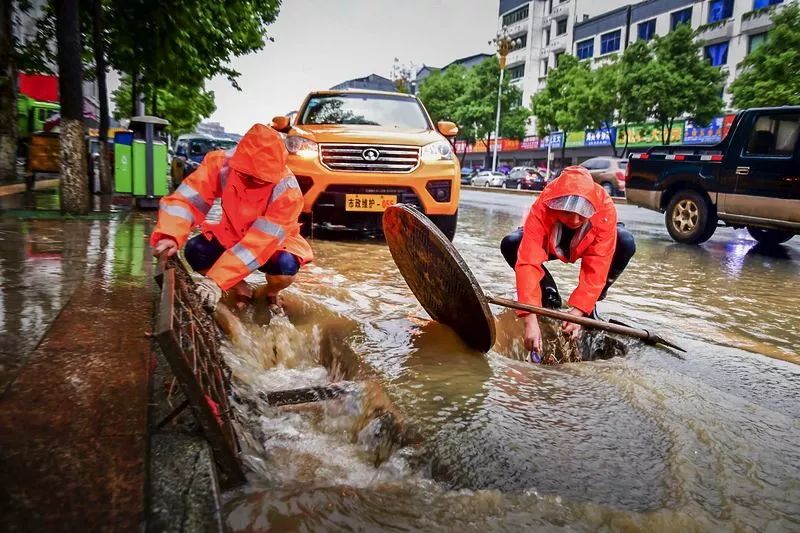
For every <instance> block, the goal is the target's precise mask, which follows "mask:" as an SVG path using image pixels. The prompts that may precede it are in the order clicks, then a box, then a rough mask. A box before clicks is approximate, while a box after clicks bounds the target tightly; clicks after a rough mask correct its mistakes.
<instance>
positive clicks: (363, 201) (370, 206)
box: [344, 194, 397, 213]
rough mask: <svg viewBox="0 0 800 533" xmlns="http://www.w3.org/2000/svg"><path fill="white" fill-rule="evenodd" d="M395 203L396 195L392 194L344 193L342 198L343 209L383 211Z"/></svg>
mask: <svg viewBox="0 0 800 533" xmlns="http://www.w3.org/2000/svg"><path fill="white" fill-rule="evenodd" d="M396 203H397V196H395V195H393V194H346V195H345V198H344V210H345V211H373V212H379V213H380V212H383V211H384V210H386V208H387V207H389V206H390V205H394V204H396Z"/></svg>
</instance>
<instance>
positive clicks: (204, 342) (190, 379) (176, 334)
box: [156, 259, 246, 488]
mask: <svg viewBox="0 0 800 533" xmlns="http://www.w3.org/2000/svg"><path fill="white" fill-rule="evenodd" d="M156 279H157V280H159V281H160V284H161V302H160V304H159V307H158V319H157V324H156V338H157V339H158V343H159V345H160V346H161V350H162V351H163V352H164V356H165V357H166V359H167V361H168V362H169V365H170V368H171V369H172V373H173V374H175V377H176V378H177V379H178V382H179V383H180V384H181V388H182V390H183V393H184V395H185V396H186V399H187V401H188V403H189V405H191V407H192V411H193V412H194V416H195V418H196V419H197V421H198V423H199V424H200V426H201V427H202V429H203V432H204V434H205V436H206V439H207V440H208V442H209V444H210V445H211V449H212V450H213V453H214V460H215V461H216V463H217V466H218V468H219V471H220V474H221V483H222V485H223V487H225V488H230V487H234V486H237V485H241V484H243V483H245V481H246V480H245V476H244V472H243V471H242V465H241V462H240V460H239V442H238V440H237V437H236V432H235V431H234V427H233V419H232V412H231V409H230V406H229V403H228V398H229V395H230V390H231V385H230V369H229V368H228V366H227V365H226V364H225V361H224V360H223V358H222V354H220V352H219V350H218V343H219V341H220V337H221V332H220V330H219V329H218V327H217V325H216V323H215V322H214V319H213V317H212V316H211V315H210V314H209V313H208V311H206V310H205V309H204V308H203V307H202V305H201V304H200V302H199V301H198V299H197V296H196V295H195V291H194V287H193V285H194V281H193V280H192V278H191V276H190V275H189V273H188V272H187V271H186V270H185V269H184V268H183V266H182V265H181V263H180V262H178V261H175V260H173V259H169V260H167V261H166V263H162V264H161V272H160V273H159V274H158V275H157V276H156Z"/></svg>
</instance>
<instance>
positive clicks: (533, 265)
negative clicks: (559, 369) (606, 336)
mask: <svg viewBox="0 0 800 533" xmlns="http://www.w3.org/2000/svg"><path fill="white" fill-rule="evenodd" d="M500 249H501V251H502V253H503V257H505V260H506V261H507V262H508V264H509V265H510V266H511V268H513V269H514V270H515V271H516V275H517V300H518V301H519V302H520V303H525V304H531V305H536V306H542V305H544V307H550V308H553V309H558V308H559V307H561V296H560V295H559V293H558V287H557V286H556V283H555V280H554V279H553V276H551V275H550V272H548V271H547V269H546V268H545V267H544V266H543V263H544V262H545V261H548V260H551V259H558V260H560V261H563V262H565V263H574V262H576V261H577V260H578V259H580V260H581V271H580V279H579V282H578V286H577V287H576V288H575V290H574V291H573V293H572V295H571V296H570V298H569V301H568V304H569V305H570V307H571V309H570V310H569V313H570V314H572V315H575V316H591V317H592V318H597V314H596V312H595V304H596V303H597V301H598V300H602V299H603V298H605V295H606V291H607V290H608V288H609V287H610V286H611V284H612V283H614V281H616V279H617V277H619V275H620V274H621V273H622V271H623V270H624V269H625V267H626V266H627V265H628V261H630V259H631V257H633V254H634V253H635V251H636V244H635V243H634V240H633V235H631V234H630V233H629V232H628V231H627V230H625V229H624V228H623V227H622V225H621V224H619V225H618V224H617V211H616V208H615V207H614V202H613V201H612V200H611V197H609V195H608V193H606V191H605V190H604V189H603V187H601V186H600V185H597V184H596V183H595V182H594V179H592V175H591V174H590V173H589V171H587V170H586V169H584V168H583V167H579V166H572V167H567V168H565V169H564V171H563V172H562V173H561V175H560V176H559V177H558V178H557V179H555V180H554V181H552V182H550V183H549V184H548V185H547V186H546V187H545V188H544V190H543V191H542V194H541V195H540V196H539V198H538V199H537V200H536V202H535V203H534V204H533V206H532V207H531V210H530V213H529V214H528V217H527V219H526V221H525V226H524V228H519V229H517V230H516V231H514V232H512V233H510V234H509V235H507V236H506V237H505V238H504V239H503V241H502V243H501V244H500ZM519 314H520V316H524V317H525V349H526V350H530V351H534V352H537V353H539V352H541V349H542V334H541V331H540V330H539V322H538V318H537V316H536V315H535V314H529V313H525V312H519ZM562 330H563V331H564V333H566V334H568V335H570V336H572V337H577V336H578V334H579V332H580V330H581V326H580V325H578V324H573V323H568V322H564V323H563V324H562Z"/></svg>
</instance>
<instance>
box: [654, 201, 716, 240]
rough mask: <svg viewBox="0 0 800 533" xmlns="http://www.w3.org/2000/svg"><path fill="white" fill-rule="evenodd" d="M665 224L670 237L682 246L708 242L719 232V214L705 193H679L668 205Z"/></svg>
mask: <svg viewBox="0 0 800 533" xmlns="http://www.w3.org/2000/svg"><path fill="white" fill-rule="evenodd" d="M664 222H665V223H666V225H667V231H668V232H669V235H670V237H672V238H673V239H675V240H676V241H678V242H680V243H682V244H700V243H703V242H706V241H707V240H708V239H710V238H711V236H712V235H713V234H714V232H715V231H716V230H717V213H716V211H715V210H714V207H713V206H712V205H711V201H710V200H709V198H708V196H706V195H705V194H704V193H699V192H697V191H695V190H692V189H686V190H683V191H678V192H677V193H676V194H675V196H673V197H672V200H670V201H669V205H667V211H666V213H664Z"/></svg>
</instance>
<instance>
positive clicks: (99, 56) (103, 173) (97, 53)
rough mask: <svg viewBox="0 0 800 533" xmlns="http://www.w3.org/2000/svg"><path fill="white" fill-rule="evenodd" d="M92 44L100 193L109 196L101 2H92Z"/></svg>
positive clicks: (106, 103) (110, 187)
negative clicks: (98, 143) (98, 106)
mask: <svg viewBox="0 0 800 533" xmlns="http://www.w3.org/2000/svg"><path fill="white" fill-rule="evenodd" d="M92 44H93V48H94V65H95V72H96V75H97V92H98V99H99V100H100V132H99V134H98V140H99V141H100V161H99V167H100V168H99V170H100V192H101V193H103V194H111V193H112V192H113V184H112V182H111V165H110V163H109V159H108V155H109V150H108V124H109V118H108V87H107V85H106V53H105V42H104V41H103V6H102V1H101V0H92Z"/></svg>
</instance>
